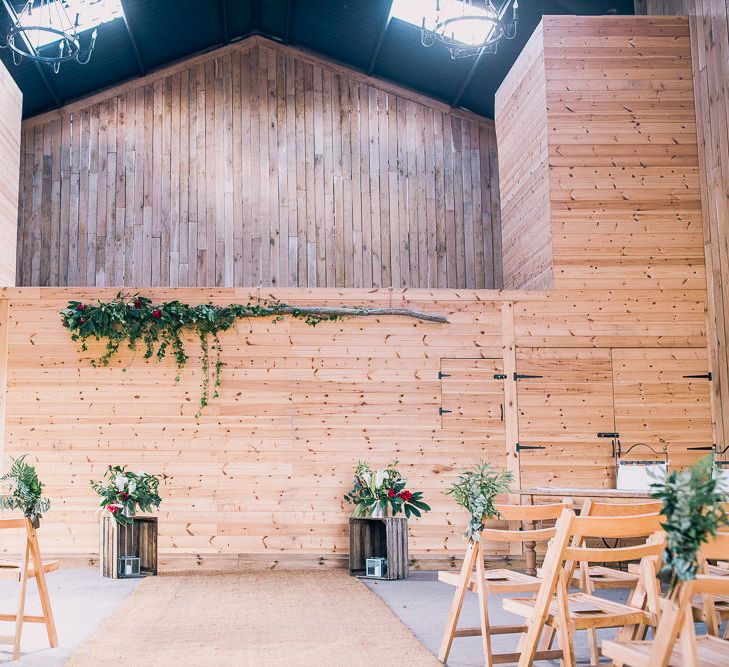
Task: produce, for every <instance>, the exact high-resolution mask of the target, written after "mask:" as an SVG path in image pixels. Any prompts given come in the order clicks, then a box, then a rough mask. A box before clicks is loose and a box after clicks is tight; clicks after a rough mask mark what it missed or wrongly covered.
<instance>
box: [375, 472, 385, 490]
mask: <svg viewBox="0 0 729 667" xmlns="http://www.w3.org/2000/svg"><path fill="white" fill-rule="evenodd" d="M384 481H385V471H384V470H378V471H377V472H376V473H375V486H376V487H377V488H378V489H379V488H380V487H381V486H382V482H384Z"/></svg>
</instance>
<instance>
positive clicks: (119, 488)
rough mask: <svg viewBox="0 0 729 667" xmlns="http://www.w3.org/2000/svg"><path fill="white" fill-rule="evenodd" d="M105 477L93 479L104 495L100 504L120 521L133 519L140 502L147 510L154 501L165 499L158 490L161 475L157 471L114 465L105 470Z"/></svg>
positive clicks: (98, 491) (149, 509)
mask: <svg viewBox="0 0 729 667" xmlns="http://www.w3.org/2000/svg"><path fill="white" fill-rule="evenodd" d="M104 480H106V483H105V482H104ZM104 480H102V481H100V482H97V481H92V482H91V488H92V489H94V491H96V493H98V494H99V497H100V498H101V502H100V503H99V505H100V506H101V507H102V508H104V509H106V510H107V511H108V512H109V513H110V514H111V515H112V516H113V517H114V519H116V521H117V523H118V524H120V525H129V524H131V523H132V517H133V516H134V515H135V514H136V511H137V506H139V509H141V510H142V511H143V512H151V511H152V506H153V505H154V506H155V507H159V506H160V503H161V502H162V499H161V498H160V497H159V493H158V489H159V482H160V478H159V477H158V476H157V475H150V474H149V473H146V472H143V471H140V472H138V473H133V472H129V471H128V470H127V468H126V466H111V465H110V466H109V467H108V468H107V470H106V472H105V473H104Z"/></svg>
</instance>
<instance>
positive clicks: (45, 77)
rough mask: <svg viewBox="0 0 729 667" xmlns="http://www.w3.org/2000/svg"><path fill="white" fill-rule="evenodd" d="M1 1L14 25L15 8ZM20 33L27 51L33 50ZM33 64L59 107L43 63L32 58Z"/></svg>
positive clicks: (59, 101) (60, 103)
mask: <svg viewBox="0 0 729 667" xmlns="http://www.w3.org/2000/svg"><path fill="white" fill-rule="evenodd" d="M2 3H3V5H4V6H5V11H6V12H7V13H8V16H9V17H10V23H11V24H12V25H15V22H16V21H17V20H18V15H17V13H16V12H15V9H14V8H13V6H12V5H11V4H10V2H9V0H2ZM20 35H21V37H22V38H23V42H25V47H26V48H27V49H28V51H29V52H31V53H32V52H33V51H35V49H34V48H33V45H32V44H31V43H30V42H29V41H28V38H27V37H26V36H25V33H24V32H21V33H20ZM33 64H34V65H35V69H36V71H37V72H38V76H40V78H41V81H43V85H44V86H45V87H46V90H47V91H48V94H49V95H50V96H51V99H52V100H53V104H55V106H56V109H60V108H61V107H62V106H63V102H62V101H61V98H60V97H59V96H58V93H57V92H56V89H55V88H54V87H53V86H52V85H51V82H50V81H49V80H48V75H47V74H46V71H45V70H44V69H43V65H41V64H40V63H39V62H38V61H37V60H33Z"/></svg>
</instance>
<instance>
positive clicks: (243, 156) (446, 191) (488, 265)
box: [18, 38, 501, 288]
mask: <svg viewBox="0 0 729 667" xmlns="http://www.w3.org/2000/svg"><path fill="white" fill-rule="evenodd" d="M23 156H24V158H23V170H22V176H21V179H22V188H23V189H22V193H21V199H22V201H23V208H22V213H21V215H20V219H19V223H20V232H19V241H20V246H19V253H18V284H19V285H86V286H122V285H134V286H150V285H154V286H170V287H177V286H181V287H185V286H211V287H212V286H257V285H264V286H280V287H286V286H290V287H296V286H301V287H379V286H395V287H443V288H446V287H452V288H493V287H499V286H500V285H501V277H500V276H501V273H500V235H499V224H498V211H499V206H498V179H497V174H496V141H495V137H494V131H493V122H492V121H489V120H487V119H478V118H477V117H475V116H471V115H467V114H461V113H458V112H449V111H448V110H447V109H444V108H443V107H442V105H439V104H437V103H432V104H429V103H428V102H427V100H424V99H423V98H422V97H418V96H413V95H408V93H407V92H406V91H400V92H395V91H393V89H392V88H391V87H388V86H380V85H379V84H378V83H377V82H376V81H375V80H373V79H368V78H364V77H361V76H360V75H357V74H356V73H354V72H352V71H350V70H346V69H345V68H342V67H339V66H334V65H330V64H329V63H327V62H326V61H323V60H321V59H317V58H313V57H310V56H306V55H304V54H302V53H301V52H299V51H296V50H294V49H291V48H287V47H283V46H281V45H277V44H275V43H273V42H269V41H266V40H263V39H260V38H252V39H249V40H247V41H245V42H243V43H241V44H238V45H234V46H231V47H227V48H224V49H220V50H218V51H214V52H212V53H210V54H208V55H206V56H203V57H199V58H196V59H194V60H193V61H190V62H189V63H182V64H181V65H177V66H173V67H171V68H168V69H167V70H163V71H162V72H160V73H157V74H154V75H152V76H151V77H147V78H143V79H139V80H138V81H135V82H133V84H131V85H130V84H127V85H124V86H121V87H119V88H117V89H112V90H111V91H109V92H108V93H106V94H104V95H103V96H101V97H98V96H97V97H96V98H94V99H92V100H90V101H89V103H87V104H86V105H84V104H83V103H74V104H73V105H71V106H69V107H67V108H65V109H62V110H61V112H60V113H59V114H55V115H45V116H43V117H42V118H39V119H31V120H29V121H26V122H25V123H24V131H23Z"/></svg>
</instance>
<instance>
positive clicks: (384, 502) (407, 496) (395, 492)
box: [344, 460, 430, 519]
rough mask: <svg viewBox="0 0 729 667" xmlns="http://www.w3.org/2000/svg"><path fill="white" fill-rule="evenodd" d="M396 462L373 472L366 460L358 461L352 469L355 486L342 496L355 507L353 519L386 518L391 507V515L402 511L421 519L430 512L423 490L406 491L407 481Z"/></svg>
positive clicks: (406, 514)
mask: <svg viewBox="0 0 729 667" xmlns="http://www.w3.org/2000/svg"><path fill="white" fill-rule="evenodd" d="M397 463H398V462H397V461H396V460H395V461H392V462H391V463H390V464H389V465H388V466H387V468H385V469H384V470H373V469H372V468H371V467H370V464H369V463H367V462H366V461H359V462H358V463H357V467H356V468H355V469H354V486H353V487H352V490H351V491H350V492H349V493H347V494H346V495H345V496H344V500H346V501H347V502H348V503H352V504H353V505H354V511H353V512H352V516H355V517H362V516H366V515H368V514H373V513H374V514H375V515H379V516H385V514H386V511H387V510H388V509H389V508H391V509H392V514H393V516H394V515H396V514H398V513H399V512H401V511H402V512H405V516H406V517H407V518H408V519H409V518H410V516H411V515H414V516H418V517H419V516H420V515H421V512H429V511H430V507H429V506H428V505H426V504H425V503H424V502H423V492H422V491H415V492H413V491H409V490H408V489H406V488H405V487H406V486H407V482H406V481H405V478H404V477H403V476H402V475H401V474H400V471H399V470H398V469H397Z"/></svg>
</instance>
